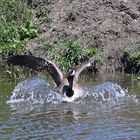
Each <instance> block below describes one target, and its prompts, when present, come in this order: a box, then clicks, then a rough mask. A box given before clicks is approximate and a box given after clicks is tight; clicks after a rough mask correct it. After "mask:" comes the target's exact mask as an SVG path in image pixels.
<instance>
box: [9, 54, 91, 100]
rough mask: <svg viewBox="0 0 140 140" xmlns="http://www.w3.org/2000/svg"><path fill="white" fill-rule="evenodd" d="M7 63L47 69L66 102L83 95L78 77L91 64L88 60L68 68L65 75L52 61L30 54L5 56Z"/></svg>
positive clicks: (38, 69)
mask: <svg viewBox="0 0 140 140" xmlns="http://www.w3.org/2000/svg"><path fill="white" fill-rule="evenodd" d="M7 63H8V64H12V65H19V66H25V67H29V68H31V69H33V70H37V71H47V72H48V73H49V74H50V75H51V76H52V78H53V80H54V81H55V83H56V85H57V88H58V91H59V93H61V95H62V96H63V97H64V98H65V99H66V101H68V102H69V101H73V100H75V99H76V98H78V97H80V96H83V95H84V92H85V90H84V88H83V87H82V86H81V85H80V84H79V83H78V78H79V75H80V74H81V72H82V71H83V70H85V69H86V68H88V67H90V66H91V63H90V61H86V62H84V63H82V64H80V65H78V66H76V67H75V68H74V69H69V71H68V73H67V75H66V76H65V75H64V74H63V72H62V71H61V70H60V69H59V68H58V67H57V65H56V64H54V63H53V62H52V61H50V60H45V59H42V58H40V57H35V56H32V55H15V56H10V57H8V58H7Z"/></svg>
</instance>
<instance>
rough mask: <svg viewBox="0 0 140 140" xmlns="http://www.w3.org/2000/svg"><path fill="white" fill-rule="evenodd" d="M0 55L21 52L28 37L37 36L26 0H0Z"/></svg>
mask: <svg viewBox="0 0 140 140" xmlns="http://www.w3.org/2000/svg"><path fill="white" fill-rule="evenodd" d="M0 5H1V8H0V13H1V14H0V55H8V54H9V53H21V52H23V51H24V49H25V47H24V46H25V44H26V42H27V40H28V39H31V38H34V37H36V36H37V29H36V26H35V24H34V21H33V19H32V15H31V11H30V9H29V8H28V5H27V1H26V0H25V1H17V0H7V1H5V0H1V1H0Z"/></svg>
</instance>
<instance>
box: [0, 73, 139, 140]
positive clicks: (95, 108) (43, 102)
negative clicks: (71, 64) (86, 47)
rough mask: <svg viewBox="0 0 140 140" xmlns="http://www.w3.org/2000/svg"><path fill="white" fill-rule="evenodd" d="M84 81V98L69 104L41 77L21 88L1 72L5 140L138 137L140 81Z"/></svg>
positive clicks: (119, 77) (118, 77)
mask: <svg viewBox="0 0 140 140" xmlns="http://www.w3.org/2000/svg"><path fill="white" fill-rule="evenodd" d="M80 79H81V80H80V83H81V84H82V85H84V86H85V87H88V89H87V91H86V93H85V95H84V96H83V97H80V98H78V99H76V100H75V101H74V102H71V103H66V102H65V103H64V102H63V98H62V96H61V95H59V94H58V93H57V92H56V91H55V90H54V88H53V86H52V85H51V86H50V85H49V84H48V81H46V80H43V79H42V78H29V79H27V80H25V79H24V80H22V81H21V82H18V84H17V82H15V81H14V80H11V79H9V77H8V76H7V74H6V73H5V72H1V74H0V91H1V94H0V97H1V98H0V101H1V104H0V138H2V139H7V138H11V139H35V138H38V139H92V138H93V137H94V139H139V138H140V134H139V132H140V121H139V117H140V101H139V99H140V93H139V90H140V86H139V82H140V81H138V80H133V79H132V77H131V75H126V74H120V73H116V74H115V75H102V76H101V75H96V76H95V75H86V74H83V75H82V76H81V78H80ZM11 81H12V82H11ZM108 81H110V82H108ZM49 83H51V82H50V81H49Z"/></svg>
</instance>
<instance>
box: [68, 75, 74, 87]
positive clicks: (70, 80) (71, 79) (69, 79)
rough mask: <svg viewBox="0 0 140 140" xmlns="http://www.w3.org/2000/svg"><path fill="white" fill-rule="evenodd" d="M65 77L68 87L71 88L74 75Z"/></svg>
mask: <svg viewBox="0 0 140 140" xmlns="http://www.w3.org/2000/svg"><path fill="white" fill-rule="evenodd" d="M67 79H68V82H69V87H70V88H71V89H72V87H73V79H74V76H68V78H67Z"/></svg>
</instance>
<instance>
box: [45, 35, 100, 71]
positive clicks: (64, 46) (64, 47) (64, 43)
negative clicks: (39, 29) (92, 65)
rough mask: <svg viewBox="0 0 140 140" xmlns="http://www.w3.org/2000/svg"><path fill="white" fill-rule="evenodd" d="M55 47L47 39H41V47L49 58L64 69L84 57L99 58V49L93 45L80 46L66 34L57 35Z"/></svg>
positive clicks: (84, 58) (92, 59)
mask: <svg viewBox="0 0 140 140" xmlns="http://www.w3.org/2000/svg"><path fill="white" fill-rule="evenodd" d="M55 42H57V44H58V45H57V47H54V45H53V43H51V42H49V41H48V40H47V39H46V40H43V49H44V53H46V57H47V59H49V60H52V61H53V62H55V63H57V64H58V65H59V66H60V68H61V69H62V70H64V71H66V70H67V69H68V68H73V67H75V66H76V65H77V64H78V63H79V62H81V61H84V60H86V59H90V60H91V61H100V60H101V50H100V49H98V48H95V47H92V46H91V47H88V48H81V46H80V43H79V42H78V41H77V40H75V39H73V38H70V37H69V36H67V35H66V34H61V35H60V36H58V39H57V40H56V41H55Z"/></svg>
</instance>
